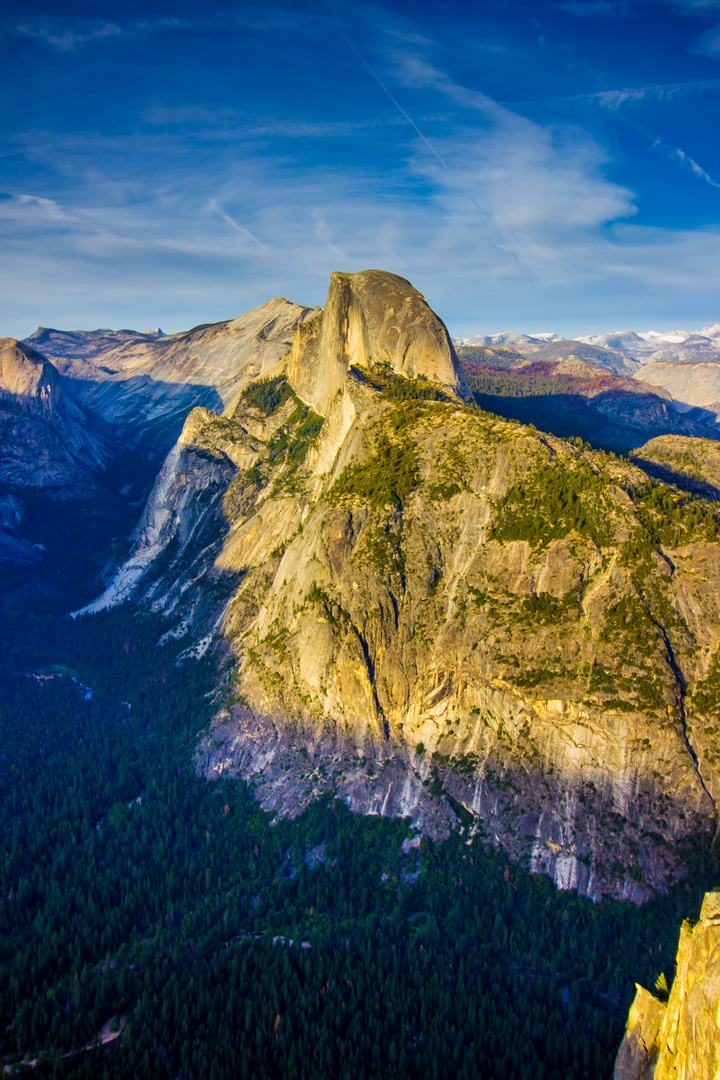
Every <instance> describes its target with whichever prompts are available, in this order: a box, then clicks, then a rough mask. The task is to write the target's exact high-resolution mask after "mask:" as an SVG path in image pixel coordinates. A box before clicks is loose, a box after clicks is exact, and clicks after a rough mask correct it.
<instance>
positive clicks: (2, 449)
mask: <svg viewBox="0 0 720 1080" xmlns="http://www.w3.org/2000/svg"><path fill="white" fill-rule="evenodd" d="M111 447H112V437H111V435H110V432H109V431H107V430H106V429H105V428H104V425H103V424H102V423H101V422H100V423H98V422H97V421H95V420H93V419H92V418H90V417H89V416H88V415H87V413H86V412H85V411H84V410H83V409H82V407H81V406H79V405H78V404H77V403H76V402H75V401H73V400H72V398H69V397H68V395H67V393H66V392H65V389H64V387H63V382H62V378H61V376H60V375H59V374H58V372H57V371H56V370H55V368H54V367H53V365H52V364H51V363H50V362H49V361H48V360H47V359H46V358H45V357H44V356H41V355H40V353H38V352H36V351H35V350H34V349H32V348H29V347H28V346H27V345H23V344H21V343H19V342H17V341H15V340H14V339H13V338H0V483H4V484H7V485H8V486H10V487H13V488H20V489H23V488H35V489H37V490H42V491H46V492H50V493H52V494H55V495H57V496H60V497H72V496H77V495H86V494H89V493H90V492H91V491H92V490H93V488H94V480H93V474H94V473H95V472H97V470H98V469H101V468H102V467H103V465H104V464H105V462H106V461H107V460H108V458H109V456H110V452H111ZM5 546H6V547H7V545H5ZM11 547H12V545H11ZM8 550H10V549H8Z"/></svg>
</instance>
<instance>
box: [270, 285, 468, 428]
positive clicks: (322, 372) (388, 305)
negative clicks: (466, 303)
mask: <svg viewBox="0 0 720 1080" xmlns="http://www.w3.org/2000/svg"><path fill="white" fill-rule="evenodd" d="M352 366H356V367H360V368H373V367H378V366H386V367H387V368H388V369H389V370H391V371H393V372H395V374H397V375H402V376H403V377H404V378H406V379H415V378H418V377H420V378H425V379H429V380H431V381H433V382H436V383H439V384H440V385H442V386H446V387H450V388H451V389H452V390H453V391H455V392H457V393H461V394H463V395H464V396H467V397H469V396H470V389H469V387H468V385H467V383H466V381H465V378H464V376H463V375H462V373H461V371H460V369H459V367H458V364H457V360H456V357H455V354H454V350H453V347H452V345H451V343H450V338H449V336H448V332H447V330H446V329H445V327H444V325H443V324H442V323H441V322H440V319H438V317H437V315H435V313H434V312H433V311H431V310H430V308H429V307H428V305H427V303H426V301H425V298H424V297H422V296H421V295H420V293H419V292H417V291H416V290H415V289H413V288H412V287H411V286H409V283H408V282H407V281H406V280H405V278H401V277H397V276H396V275H395V274H387V273H384V272H383V271H381V270H364V271H362V272H361V273H359V274H341V273H334V274H333V275H332V279H331V282H330V291H329V292H328V298H327V303H326V304H325V307H324V308H323V309H322V311H319V312H317V313H316V314H315V316H314V317H313V318H312V319H309V320H308V321H306V322H305V323H303V324H302V325H301V326H298V330H297V332H296V334H295V339H294V341H293V346H292V351H291V353H290V357H289V359H288V379H289V381H290V384H291V385H292V387H293V388H294V390H295V392H296V393H297V394H298V396H299V397H300V398H302V400H303V401H304V402H305V403H306V404H307V405H310V406H311V407H312V408H313V409H314V410H315V411H316V412H317V413H319V414H320V415H321V416H326V415H327V413H328V411H329V410H330V408H331V406H332V402H333V398H334V396H335V395H336V394H337V393H338V392H342V387H343V385H344V383H345V379H346V378H347V375H348V372H349V370H350V368H351V367H352Z"/></svg>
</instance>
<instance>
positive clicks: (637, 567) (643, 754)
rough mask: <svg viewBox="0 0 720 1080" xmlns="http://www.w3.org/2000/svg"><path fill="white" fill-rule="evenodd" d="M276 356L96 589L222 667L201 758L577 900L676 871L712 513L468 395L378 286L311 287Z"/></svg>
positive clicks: (438, 340) (168, 483)
mask: <svg viewBox="0 0 720 1080" xmlns="http://www.w3.org/2000/svg"><path fill="white" fill-rule="evenodd" d="M384 289H387V296H388V304H389V308H390V309H391V310H392V314H387V315H384V314H383V313H382V297H383V290H384ZM406 312H407V313H408V314H407V322H406V321H404V318H405V313H406ZM418 343H419V344H418ZM433 343H434V344H433ZM433 349H434V350H435V351H434V352H433ZM286 374H287V378H285V376H284V375H283V373H282V371H280V370H279V371H278V374H277V376H274V377H273V378H272V379H269V380H258V381H256V382H254V383H251V384H249V385H248V386H246V387H245V388H244V389H243V390H242V392H241V394H240V396H239V397H238V399H237V403H236V405H235V406H234V407H231V408H229V409H227V410H226V411H225V412H224V414H223V415H222V416H220V415H218V414H216V413H213V412H212V411H210V410H207V409H196V410H195V411H194V412H193V413H192V414H191V415H190V417H189V418H188V420H187V422H186V424H185V428H184V430H183V434H182V437H181V439H180V441H179V443H178V444H177V446H176V447H175V448H174V449H173V451H172V452H171V454H170V455H169V457H168V459H167V461H166V463H165V467H164V468H163V471H162V473H161V474H160V477H159V478H158V481H157V483H156V486H155V489H154V491H153V494H152V495H151V498H150V501H149V503H148V506H147V508H146V511H145V514H144V515H143V519H142V521H141V523H140V526H139V527H138V530H137V533H136V537H135V541H136V543H135V549H134V552H133V554H132V556H131V558H130V560H129V561H128V563H126V565H125V566H124V567H121V568H120V569H119V571H118V573H117V575H116V577H115V579H114V581H113V582H112V583H111V585H110V587H109V588H108V590H107V591H106V593H105V594H104V596H103V597H101V598H100V600H99V601H97V602H96V604H95V605H94V607H95V608H97V607H98V606H106V605H109V604H113V603H116V602H119V601H121V600H124V599H127V598H133V599H134V600H135V601H136V602H142V603H149V604H151V605H152V606H153V607H154V608H155V610H157V611H162V612H165V614H166V615H167V616H168V632H169V633H172V634H177V635H179V634H186V635H187V640H188V650H189V651H192V652H193V653H194V654H195V655H197V654H198V653H199V652H202V651H204V650H206V649H207V648H213V649H216V650H218V651H220V652H221V653H222V654H223V655H224V657H225V664H224V668H223V670H224V671H225V673H226V676H225V677H226V683H225V684H224V686H223V687H221V688H219V694H220V695H221V697H222V699H223V705H222V708H220V709H219V711H218V714H217V717H216V720H215V722H214V724H213V727H212V730H211V731H209V732H208V733H207V735H206V736H205V737H204V738H203V740H202V741H201V743H200V745H199V747H198V752H197V762H198V768H199V769H200V770H201V771H202V772H203V773H204V774H205V775H206V776H208V777H211V778H212V777H218V776H221V775H223V774H225V773H229V774H234V775H242V776H244V777H246V778H248V779H249V780H251V781H252V783H253V784H254V786H255V790H256V792H257V795H258V797H259V799H260V800H261V802H262V803H263V805H264V806H265V807H266V808H268V809H270V810H272V811H274V812H276V813H278V814H295V813H297V812H299V811H300V810H301V809H302V808H303V806H305V805H307V803H308V802H309V801H311V800H312V799H314V798H317V797H318V796H319V795H320V794H322V793H323V792H335V793H337V794H338V795H339V796H340V797H341V798H343V799H345V801H346V802H347V803H348V804H349V805H350V806H352V807H354V808H356V809H358V810H361V811H363V812H368V813H381V814H406V815H409V816H410V817H411V818H412V819H413V821H414V823H415V825H416V826H417V827H418V828H420V829H422V830H423V831H424V832H426V833H428V834H430V835H434V836H442V835H444V834H446V833H447V831H448V830H449V829H451V828H459V827H462V828H465V829H468V830H472V831H479V830H480V831H484V832H485V834H486V835H487V836H488V837H489V838H491V839H492V840H493V841H494V842H496V843H498V844H501V845H502V846H503V847H504V848H505V849H506V850H507V851H508V852H509V853H510V854H511V855H513V856H514V857H516V858H518V859H521V860H522V861H523V862H524V863H525V864H526V865H528V866H530V867H532V868H533V869H534V870H537V871H540V872H543V873H548V874H549V875H550V876H551V877H552V878H553V879H554V880H555V881H556V882H557V883H558V884H559V885H561V886H562V887H567V888H576V889H578V890H580V891H581V892H583V893H586V894H588V895H591V896H594V897H597V896H600V895H603V894H606V895H612V896H616V897H628V898H632V899H634V900H642V899H645V898H647V897H648V896H650V895H652V894H653V892H654V891H657V890H662V889H665V888H666V887H667V886H668V885H669V884H670V883H671V882H673V881H675V880H677V879H678V878H679V877H681V876H682V875H683V874H684V872H685V871H684V864H685V856H686V853H687V850H688V848H691V847H695V846H697V845H698V844H700V845H702V844H706V843H708V842H709V841H710V839H711V838H712V836H713V835H714V834H715V831H716V827H717V820H718V819H717V810H716V804H717V802H718V800H719V799H720V772H719V770H718V764H719V763H720V716H719V715H718V711H719V708H720V704H719V703H720V695H718V692H717V691H718V687H720V543H719V542H718V539H717V537H718V536H720V517H719V516H718V514H717V512H716V511H715V510H714V509H713V508H712V507H709V506H707V505H705V504H701V503H696V502H694V501H692V499H691V496H685V495H681V494H679V493H677V492H675V493H673V492H671V491H670V490H669V489H667V488H665V487H663V486H662V485H653V484H652V482H650V481H649V480H648V477H647V475H646V474H645V473H643V472H642V471H641V470H639V469H637V468H635V467H634V466H632V465H629V464H628V463H626V462H621V461H618V460H616V459H614V458H612V457H608V456H606V455H604V454H603V453H601V452H598V451H592V450H589V449H588V448H587V447H577V446H576V445H574V443H569V442H565V441H563V440H562V439H558V438H554V437H552V436H545V435H542V434H540V433H538V432H536V431H533V430H529V429H528V428H525V427H523V426H521V425H519V424H518V423H512V422H506V421H503V420H500V419H499V418H498V417H496V416H493V415H490V414H487V413H483V412H482V411H480V410H479V409H478V408H477V407H476V406H475V405H474V404H470V403H468V402H467V400H466V399H464V397H463V394H464V393H465V392H466V391H465V387H464V384H463V381H462V379H461V377H460V376H459V375H458V373H457V369H456V367H455V361H454V357H453V353H452V350H451V349H450V347H449V345H448V344H447V338H446V336H445V334H444V328H443V327H442V324H441V323H439V321H438V320H437V319H436V317H435V316H434V315H433V314H432V312H430V311H429V309H428V308H427V307H426V305H425V304H424V301H423V300H422V298H421V297H419V294H416V293H414V290H412V288H411V286H409V285H408V283H407V282H405V281H403V279H399V278H397V277H395V276H394V275H389V274H388V275H383V274H382V273H381V272H379V271H368V272H365V273H362V274H354V275H336V276H334V278H333V281H332V283H331V288H330V294H329V299H328V305H327V307H326V309H324V311H323V313H322V314H318V315H316V316H315V317H313V318H311V319H310V320H308V321H307V322H305V323H303V324H301V326H300V327H299V330H298V332H297V335H296V337H295V339H294V341H293V345H292V351H291V353H290V356H289V358H288V361H287V369H286ZM420 376H424V377H420ZM687 500H691V501H690V502H688V501H687Z"/></svg>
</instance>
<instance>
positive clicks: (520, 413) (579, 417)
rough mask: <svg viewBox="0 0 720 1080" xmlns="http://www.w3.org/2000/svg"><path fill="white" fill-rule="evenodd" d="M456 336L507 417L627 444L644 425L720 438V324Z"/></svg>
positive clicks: (478, 380)
mask: <svg viewBox="0 0 720 1080" xmlns="http://www.w3.org/2000/svg"><path fill="white" fill-rule="evenodd" d="M454 344H455V347H456V349H457V352H458V356H459V358H460V361H461V363H462V364H463V366H464V367H465V369H466V370H467V371H468V372H470V370H471V369H472V373H473V376H474V381H473V389H474V390H476V391H478V392H480V393H481V394H483V395H484V399H483V404H484V405H485V407H487V408H490V409H495V410H496V411H498V412H499V413H501V415H504V416H513V417H515V418H517V419H521V420H524V421H526V422H532V423H534V424H536V425H537V426H538V427H541V428H547V429H548V430H551V431H553V432H554V433H555V434H559V435H568V434H572V433H575V434H580V435H582V436H583V437H584V438H587V439H590V440H591V441H593V442H594V443H596V444H597V445H600V446H604V447H606V448H607V449H614V450H619V451H621V452H629V451H631V450H633V449H636V448H637V447H638V446H639V445H640V442H639V441H638V439H639V436H641V435H642V433H643V432H652V434H653V435H654V436H656V435H661V434H671V433H675V434H686V435H691V436H701V437H710V438H715V437H717V423H718V417H719V416H720V323H718V324H715V325H714V326H711V327H706V328H705V329H703V330H699V331H687V332H685V331H682V332H681V331H673V332H670V333H657V332H656V331H647V332H645V333H642V334H638V333H635V332H634V331H632V330H623V331H619V332H617V333H611V334H599V335H587V336H583V337H579V338H575V339H569V338H562V337H560V336H559V335H557V334H538V335H535V336H531V335H527V334H515V333H511V332H508V333H503V334H494V335H481V334H478V335H476V336H474V337H471V338H455V339H454ZM538 365H544V366H543V367H539V366H538ZM603 369H604V372H605V374H602V371H603ZM509 371H512V375H511V376H510V375H509V374H508V372H509ZM501 372H505V373H506V374H505V375H504V376H503V377H500V373H501ZM609 373H612V374H613V375H614V376H617V377H618V378H617V380H616V381H613V379H612V377H610V378H609V377H608V375H609ZM471 377H472V376H471ZM493 377H494V378H495V383H496V386H493ZM539 379H542V380H543V383H542V392H541V391H540V390H539V389H538V380H539ZM508 380H510V381H508ZM511 384H512V385H511ZM496 391H497V392H496ZM543 397H544V400H540V399H541V398H543ZM508 398H513V399H515V400H514V401H512V402H508V400H507V399H508ZM533 399H534V400H533Z"/></svg>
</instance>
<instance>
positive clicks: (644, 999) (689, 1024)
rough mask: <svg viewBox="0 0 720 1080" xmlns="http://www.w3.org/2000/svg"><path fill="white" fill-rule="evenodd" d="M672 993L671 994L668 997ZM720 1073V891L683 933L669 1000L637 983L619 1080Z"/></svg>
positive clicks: (693, 1078)
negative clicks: (697, 919)
mask: <svg viewBox="0 0 720 1080" xmlns="http://www.w3.org/2000/svg"><path fill="white" fill-rule="evenodd" d="M663 996H666V997H667V995H663ZM718 1075H720V893H717V892H712V893H707V894H706V895H705V899H704V901H703V905H702V910H701V912H700V921H699V922H698V923H697V924H695V923H692V922H690V921H689V920H686V921H685V922H684V923H683V926H682V930H681V931H680V941H679V943H678V951H677V961H676V975H675V979H674V980H673V985H672V989H671V991H670V994H669V997H667V1000H660V998H658V997H655V996H654V995H653V994H650V993H649V992H648V991H647V990H644V989H643V987H642V986H638V987H637V994H636V996H635V1000H634V1002H633V1004H632V1007H631V1009H630V1015H629V1016H628V1022H627V1029H626V1032H625V1039H624V1040H623V1043H622V1045H621V1047H620V1050H619V1052H618V1056H617V1061H616V1063H615V1074H614V1078H615V1080H716V1078H717V1076H718Z"/></svg>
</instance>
